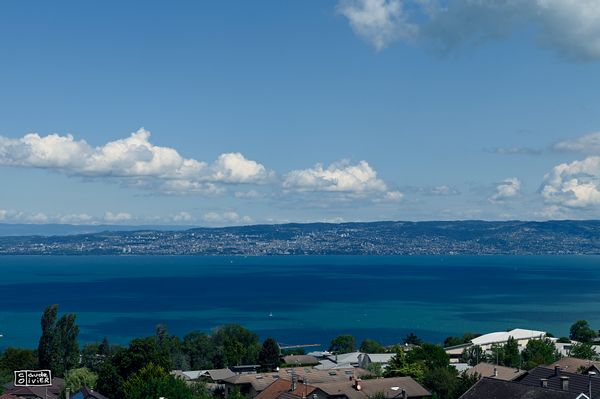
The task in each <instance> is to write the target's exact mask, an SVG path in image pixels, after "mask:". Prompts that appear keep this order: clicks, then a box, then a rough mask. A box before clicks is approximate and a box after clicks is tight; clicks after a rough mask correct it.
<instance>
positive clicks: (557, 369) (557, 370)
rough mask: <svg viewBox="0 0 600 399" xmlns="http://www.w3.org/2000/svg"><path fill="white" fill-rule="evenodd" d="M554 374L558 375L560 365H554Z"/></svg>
mask: <svg viewBox="0 0 600 399" xmlns="http://www.w3.org/2000/svg"><path fill="white" fill-rule="evenodd" d="M554 375H555V376H557V377H560V366H554Z"/></svg>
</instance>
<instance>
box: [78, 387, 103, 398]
mask: <svg viewBox="0 0 600 399" xmlns="http://www.w3.org/2000/svg"><path fill="white" fill-rule="evenodd" d="M71 399H108V398H107V397H106V396H104V395H102V394H101V393H100V392H95V391H94V390H93V389H91V388H88V387H83V388H81V389H80V390H79V391H77V392H75V393H74V394H72V395H71Z"/></svg>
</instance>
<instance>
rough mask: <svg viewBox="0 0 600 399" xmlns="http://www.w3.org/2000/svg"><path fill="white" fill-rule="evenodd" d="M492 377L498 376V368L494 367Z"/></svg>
mask: <svg viewBox="0 0 600 399" xmlns="http://www.w3.org/2000/svg"><path fill="white" fill-rule="evenodd" d="M494 377H498V369H497V368H496V367H494Z"/></svg>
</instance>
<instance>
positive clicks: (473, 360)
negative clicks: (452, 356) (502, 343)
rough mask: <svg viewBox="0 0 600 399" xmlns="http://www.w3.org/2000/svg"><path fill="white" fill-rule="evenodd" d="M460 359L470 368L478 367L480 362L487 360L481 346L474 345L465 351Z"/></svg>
mask: <svg viewBox="0 0 600 399" xmlns="http://www.w3.org/2000/svg"><path fill="white" fill-rule="evenodd" d="M460 359H461V361H463V362H464V363H468V364H469V366H476V365H477V364H479V363H480V362H483V361H485V360H486V354H485V351H484V350H483V349H481V346H479V345H473V346H469V347H467V348H465V349H463V352H462V355H461V356H460Z"/></svg>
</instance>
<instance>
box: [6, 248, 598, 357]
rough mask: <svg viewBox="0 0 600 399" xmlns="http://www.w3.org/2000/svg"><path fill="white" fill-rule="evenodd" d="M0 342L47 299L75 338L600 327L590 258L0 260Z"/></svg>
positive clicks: (27, 339) (10, 340) (27, 335)
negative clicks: (163, 330) (578, 323)
mask: <svg viewBox="0 0 600 399" xmlns="http://www.w3.org/2000/svg"><path fill="white" fill-rule="evenodd" d="M0 270H2V281H1V282H0V299H1V300H0V333H2V334H3V335H4V337H3V338H0V347H7V346H23V347H35V346H37V341H38V339H39V334H40V326H39V320H40V316H41V313H42V311H43V309H44V308H45V306H46V305H48V304H52V303H58V304H59V306H60V312H75V313H77V321H78V324H79V325H80V327H81V333H80V340H81V341H83V342H86V341H96V340H101V339H102V338H103V337H104V336H107V337H108V338H109V340H110V341H112V342H115V343H126V342H127V341H128V340H129V339H130V338H131V337H135V336H146V335H151V334H153V331H154V327H155V326H156V325H157V324H159V323H163V324H166V326H167V327H168V329H169V331H170V332H171V333H173V334H177V335H184V334H185V333H187V332H189V331H192V330H204V331H210V329H212V328H214V327H216V326H218V325H222V324H225V323H240V324H242V325H244V326H246V327H247V328H249V329H252V330H254V331H256V332H258V333H259V334H260V336H261V337H262V338H265V337H267V336H273V337H274V338H276V339H277V340H279V341H280V342H281V343H285V344H305V343H318V344H324V345H326V344H327V343H328V342H329V340H330V339H331V338H332V337H334V336H335V335H337V334H340V333H351V334H354V335H355V336H356V337H357V339H359V340H360V339H363V338H367V337H368V338H374V339H378V340H380V341H382V342H383V343H385V344H391V343H395V342H398V341H401V339H402V338H403V337H404V336H405V335H406V334H407V333H408V332H411V331H413V332H415V333H416V334H417V335H419V336H421V337H423V338H425V339H427V340H431V341H434V342H440V341H442V340H443V339H444V337H446V336H447V335H452V334H462V332H465V331H472V332H489V331H493V330H506V329H508V328H515V327H521V328H530V329H536V330H546V331H550V332H552V333H554V334H555V335H557V336H558V335H566V334H568V329H569V326H570V324H571V323H573V322H574V321H575V320H578V319H587V320H589V321H590V322H591V324H592V326H593V327H595V328H600V258H599V257H492V256H485V257H462V256H461V257H442V256H427V257H358V256H357V257H352V256H347V257H346V256H323V257H307V256H304V257H248V258H244V257H157V256H152V257H150V256H148V257H144V256H142V257H13V256H7V257H0Z"/></svg>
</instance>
